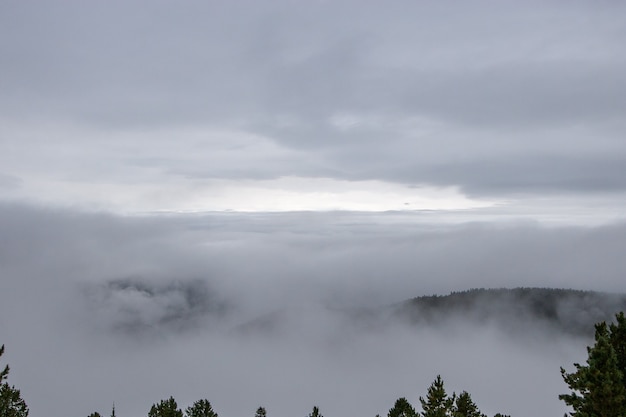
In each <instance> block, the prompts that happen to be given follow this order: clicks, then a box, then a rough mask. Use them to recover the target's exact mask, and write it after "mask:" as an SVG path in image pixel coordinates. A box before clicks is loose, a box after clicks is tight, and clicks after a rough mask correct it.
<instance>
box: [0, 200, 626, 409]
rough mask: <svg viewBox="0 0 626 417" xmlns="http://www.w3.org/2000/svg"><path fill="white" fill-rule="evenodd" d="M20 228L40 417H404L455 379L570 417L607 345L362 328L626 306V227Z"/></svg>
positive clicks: (298, 216) (8, 260)
mask: <svg viewBox="0 0 626 417" xmlns="http://www.w3.org/2000/svg"><path fill="white" fill-rule="evenodd" d="M0 210H1V213H0V230H1V231H2V233H1V234H0V265H1V271H0V272H1V274H2V281H1V284H0V285H1V287H0V335H2V341H1V343H4V344H6V348H7V351H6V355H5V356H6V361H7V362H8V363H9V364H10V365H11V375H10V379H9V381H10V382H11V383H13V384H15V385H16V386H17V387H19V388H20V389H21V390H22V394H23V397H24V398H25V399H26V401H27V403H28V404H29V406H30V408H31V412H32V414H33V415H67V414H72V415H81V414H83V415H87V414H89V413H91V412H93V411H95V410H98V411H100V412H101V413H107V412H109V410H110V407H111V406H112V404H113V402H114V403H115V406H116V411H117V413H118V414H119V415H129V416H140V415H145V414H146V413H147V411H148V409H149V407H150V405H151V404H153V403H155V402H158V401H159V400H160V399H164V398H167V397H169V396H170V395H173V396H174V397H175V398H176V399H177V401H178V403H179V406H182V407H186V406H187V405H190V404H191V403H192V402H193V401H195V400H197V399H201V398H207V399H209V400H210V401H211V402H212V404H213V406H214V408H215V409H216V411H217V412H218V413H220V415H223V416H225V417H226V416H232V415H246V414H250V415H252V414H253V413H254V410H256V408H257V407H258V406H261V405H262V406H265V407H266V408H267V409H268V412H269V414H270V415H275V416H287V415H302V416H304V415H306V414H307V413H308V412H310V409H311V407H312V406H313V405H318V406H319V407H320V409H321V411H322V413H323V414H324V415H327V416H342V415H351V414H361V415H372V416H374V415H376V414H377V413H378V414H381V415H384V414H386V412H387V410H388V409H389V408H391V406H392V405H393V402H394V401H395V399H397V398H398V397H400V396H406V397H407V398H408V399H409V400H410V401H411V402H412V403H413V404H415V405H418V404H419V402H418V398H419V396H420V395H422V396H423V395H425V393H426V388H427V387H428V386H429V385H430V383H431V382H432V381H433V380H434V378H435V376H436V375H438V374H441V375H442V377H443V378H444V381H445V383H446V387H447V389H448V391H450V392H451V391H456V392H460V391H462V390H467V391H469V392H470V393H471V394H472V396H473V398H474V400H475V401H476V402H477V404H478V406H479V407H480V408H481V410H482V411H483V412H485V413H487V414H495V413H496V412H502V413H507V414H511V415H515V416H533V415H558V413H561V414H562V413H563V412H564V411H565V408H564V406H563V404H561V403H560V402H559V401H558V399H557V396H558V394H560V393H563V392H565V388H566V387H565V385H564V384H563V383H562V381H561V377H560V373H559V367H560V366H564V367H566V368H567V367H571V364H572V363H573V362H576V361H578V362H580V361H582V360H584V358H585V346H587V345H588V344H589V343H590V340H589V339H588V338H585V337H575V336H572V335H567V334H565V333H559V332H555V331H554V330H548V329H546V328H541V327H536V328H533V329H531V330H532V331H529V332H527V333H521V334H515V333H511V332H506V331H503V330H502V329H501V328H498V327H497V326H494V325H492V324H489V323H488V322H485V323H477V322H475V321H470V320H469V319H468V320H454V321H445V322H439V324H437V325H422V326H411V325H410V324H408V323H407V322H405V321H402V320H399V319H398V320H396V319H395V318H393V317H389V316H384V317H383V319H380V317H379V318H377V319H371V320H370V319H368V318H367V317H368V316H367V314H364V315H359V314H356V315H355V314H353V313H354V312H359V311H361V312H368V311H369V312H371V311H375V310H376V309H384V308H386V307H388V306H392V305H395V304H398V303H401V302H403V301H405V300H407V299H409V298H412V297H417V296H421V295H430V294H447V293H449V292H451V291H459V290H466V289H470V288H504V287H506V288H513V287H520V286H526V287H536V286H539V287H557V288H574V289H586V290H599V291H606V292H613V293H620V292H625V290H626V289H625V288H624V284H623V281H622V280H620V277H621V276H623V272H624V271H625V270H626V261H625V260H624V258H623V256H620V249H619V248H623V247H624V245H625V244H626V233H624V232H625V231H626V225H624V224H612V225H610V226H608V225H607V226H586V227H580V226H546V225H541V224H539V223H529V222H527V221H523V222H517V223H516V222H506V223H500V224H487V223H480V222H464V223H461V224H458V223H457V224H446V223H444V222H440V223H437V224H435V223H431V222H429V221H426V222H425V221H424V220H423V219H422V216H424V214H422V213H413V214H412V215H407V214H406V213H404V214H401V215H400V214H397V213H382V214H375V215H374V214H358V213H332V212H331V213H288V214H276V213H274V214H262V213H257V214H241V213H213V214H210V213H209V214H202V215H200V214H198V215H145V216H114V215H111V214H94V213H85V212H79V211H76V210H70V209H54V210H53V209H49V208H41V207H40V208H37V207H34V206H25V205H19V204H3V205H2V206H1V207H0ZM573 308H575V307H573ZM574 313H575V311H572V314H574ZM355 317H357V318H355ZM522 319H523V318H520V320H522ZM3 359H4V357H3Z"/></svg>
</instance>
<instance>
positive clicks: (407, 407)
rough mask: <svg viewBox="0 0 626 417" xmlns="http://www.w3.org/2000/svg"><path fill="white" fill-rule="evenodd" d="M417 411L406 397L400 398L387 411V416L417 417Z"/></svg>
mask: <svg viewBox="0 0 626 417" xmlns="http://www.w3.org/2000/svg"><path fill="white" fill-rule="evenodd" d="M416 415H417V413H416V412H415V409H414V408H413V406H412V405H411V403H410V402H409V401H408V400H407V399H406V398H404V397H401V398H398V399H397V400H396V403H395V404H394V405H393V407H392V408H391V409H390V410H389V413H387V417H415V416H416Z"/></svg>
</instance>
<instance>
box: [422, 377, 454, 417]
mask: <svg viewBox="0 0 626 417" xmlns="http://www.w3.org/2000/svg"><path fill="white" fill-rule="evenodd" d="M455 398H456V396H455V395H454V394H452V396H451V397H450V396H448V394H447V393H446V390H445V388H444V386H443V380H442V379H441V375H437V378H435V381H434V382H433V383H432V384H431V385H430V387H429V388H428V393H427V394H426V399H424V398H422V397H420V403H422V410H423V413H422V415H423V416H424V417H451V416H452V413H453V406H454V401H455Z"/></svg>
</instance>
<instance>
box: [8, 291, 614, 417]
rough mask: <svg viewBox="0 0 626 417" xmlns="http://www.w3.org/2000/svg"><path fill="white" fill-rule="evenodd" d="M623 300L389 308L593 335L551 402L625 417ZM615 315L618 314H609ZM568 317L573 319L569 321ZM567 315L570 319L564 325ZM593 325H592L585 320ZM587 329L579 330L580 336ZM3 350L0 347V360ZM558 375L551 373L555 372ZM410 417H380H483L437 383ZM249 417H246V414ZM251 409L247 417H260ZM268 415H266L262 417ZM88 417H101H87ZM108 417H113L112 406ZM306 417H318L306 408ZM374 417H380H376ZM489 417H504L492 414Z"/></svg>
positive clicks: (579, 294) (485, 295) (399, 409)
mask: <svg viewBox="0 0 626 417" xmlns="http://www.w3.org/2000/svg"><path fill="white" fill-rule="evenodd" d="M624 307H626V296H622V295H613V294H604V293H595V292H585V291H573V290H558V289H537V288H517V289H513V290H507V289H496V290H484V289H474V290H470V291H465V292H456V293H452V294H450V295H447V296H427V297H418V298H415V299H412V300H409V301H407V302H405V303H402V304H400V305H397V306H394V307H393V309H394V315H395V316H396V317H398V316H399V317H404V318H408V319H409V321H410V322H411V323H412V324H414V325H419V324H424V323H437V322H438V321H441V320H448V319H451V318H454V317H456V316H458V315H459V314H463V315H464V316H468V315H469V316H470V318H472V319H477V320H478V319H480V320H490V321H493V322H494V323H497V324H498V325H512V323H518V322H519V320H513V318H514V317H515V318H517V319H519V317H520V316H522V317H526V318H528V319H530V320H533V321H539V322H541V324H542V325H545V326H553V328H559V329H561V330H563V331H566V332H571V333H576V334H590V335H593V344H592V345H591V346H589V347H588V348H587V353H588V358H587V361H586V363H584V364H579V363H574V364H573V368H574V370H573V371H572V372H568V371H567V370H566V369H565V368H561V369H560V372H561V376H562V378H563V381H564V383H565V385H567V387H569V390H570V391H569V392H568V393H564V394H561V395H559V399H561V400H562V401H563V402H564V403H565V404H566V405H567V406H569V407H570V408H571V410H572V411H571V412H570V415H571V416H572V417H623V416H625V415H626V318H625V316H624V313H623V312H622V311H623V310H626V308H624ZM616 309H617V310H619V309H621V310H622V311H616ZM574 312H575V314H574ZM568 314H570V317H568ZM594 319H599V320H597V321H596V322H595V323H589V321H590V320H594ZM584 326H587V328H586V329H585V328H583V327H584ZM3 354H4V345H2V346H1V347H0V357H1V356H2V355H3ZM0 369H2V371H0V417H27V416H28V414H29V409H28V406H27V404H26V401H25V400H24V399H23V398H22V394H21V392H20V390H19V389H17V388H16V387H15V386H13V385H9V383H8V382H7V378H8V375H9V370H10V368H9V366H8V365H5V366H4V368H1V367H0ZM556 371H558V370H555V372H556ZM419 403H420V404H419V406H420V409H421V411H418V410H417V409H416V408H415V407H414V405H412V404H411V403H410V402H409V401H408V400H407V399H406V398H404V397H401V398H398V399H397V400H396V401H395V403H394V404H393V406H392V407H391V408H390V409H389V411H388V413H387V417H486V415H485V414H483V413H482V412H481V411H480V409H479V407H478V405H477V404H476V403H475V402H474V401H473V399H472V397H471V395H470V394H469V392H467V391H462V392H460V393H458V394H457V393H455V392H452V393H448V392H447V391H446V389H445V386H444V381H443V378H442V377H441V376H440V375H437V377H436V378H435V380H434V381H433V382H432V384H431V385H430V386H429V387H428V388H427V390H426V393H425V395H424V396H420V397H419ZM146 408H147V410H148V411H147V416H148V417H183V416H185V417H218V414H217V412H216V411H215V410H213V407H212V405H211V403H210V401H209V400H208V399H201V400H198V401H195V402H194V403H193V404H191V405H189V406H188V407H186V408H185V409H184V410H183V409H182V408H181V407H179V405H178V403H177V402H176V400H175V399H174V398H173V397H170V398H168V399H164V400H161V401H159V402H157V403H154V404H152V406H151V407H149V408H148V407H146ZM251 415H252V413H251ZM267 415H268V412H267V411H266V409H265V408H264V407H262V406H261V407H259V408H258V409H257V410H256V413H255V414H254V417H267ZM270 415H271V414H270ZM89 417H101V414H100V413H99V412H93V413H92V414H90V416H89ZM111 417H116V411H115V406H114V405H113V407H112V411H111ZM307 417H323V416H322V414H321V411H320V409H319V407H317V406H314V407H313V409H312V411H311V412H310V413H309V414H308V415H307ZM376 417H380V416H379V415H377V416H376ZM494 417H505V415H504V414H500V413H498V414H496V415H495V416H494Z"/></svg>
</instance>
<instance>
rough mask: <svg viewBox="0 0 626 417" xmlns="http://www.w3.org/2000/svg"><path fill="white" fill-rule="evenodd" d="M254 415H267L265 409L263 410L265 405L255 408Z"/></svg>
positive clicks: (262, 416) (265, 416)
mask: <svg viewBox="0 0 626 417" xmlns="http://www.w3.org/2000/svg"><path fill="white" fill-rule="evenodd" d="M254 417H267V411H265V407H259V408H257V409H256V413H255V414H254Z"/></svg>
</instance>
